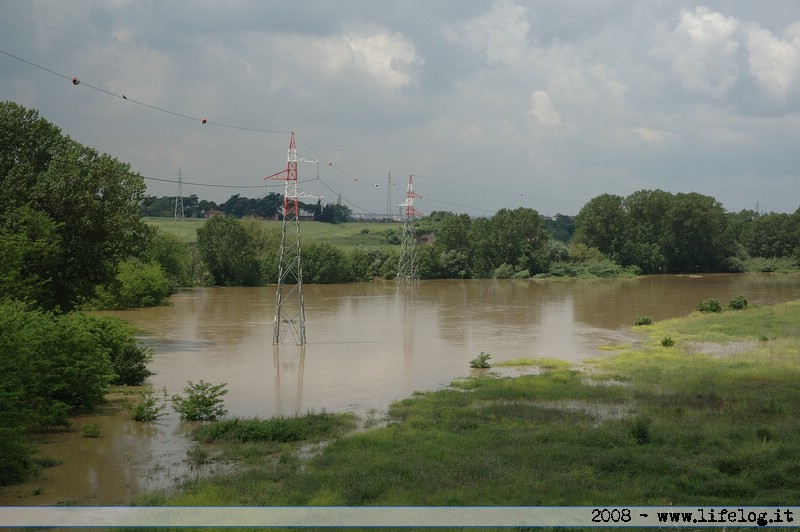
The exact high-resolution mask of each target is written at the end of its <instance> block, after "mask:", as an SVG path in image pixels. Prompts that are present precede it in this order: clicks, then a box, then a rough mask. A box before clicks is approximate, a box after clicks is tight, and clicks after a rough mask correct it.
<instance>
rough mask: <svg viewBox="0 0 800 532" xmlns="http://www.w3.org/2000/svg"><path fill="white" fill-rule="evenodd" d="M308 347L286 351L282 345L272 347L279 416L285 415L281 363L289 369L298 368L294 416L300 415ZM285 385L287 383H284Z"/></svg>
mask: <svg viewBox="0 0 800 532" xmlns="http://www.w3.org/2000/svg"><path fill="white" fill-rule="evenodd" d="M305 360H306V346H305V345H300V346H297V347H295V348H294V349H291V350H290V349H284V348H283V347H281V346H280V345H273V346H272V363H273V365H274V367H275V410H276V412H277V413H278V414H282V413H283V394H282V393H281V391H282V390H281V361H283V364H284V366H285V367H286V368H288V369H294V366H295V365H296V366H297V392H296V393H295V399H294V403H295V404H294V409H293V411H292V413H293V414H294V415H299V414H300V407H301V406H302V404H303V373H304V372H305ZM283 384H284V385H286V384H287V383H286V382H284V383H283Z"/></svg>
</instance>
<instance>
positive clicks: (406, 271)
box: [397, 176, 422, 283]
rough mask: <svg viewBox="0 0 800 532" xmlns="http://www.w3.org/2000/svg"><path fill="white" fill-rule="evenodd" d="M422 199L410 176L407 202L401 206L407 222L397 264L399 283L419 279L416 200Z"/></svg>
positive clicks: (404, 226) (405, 222)
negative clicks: (415, 226)
mask: <svg viewBox="0 0 800 532" xmlns="http://www.w3.org/2000/svg"><path fill="white" fill-rule="evenodd" d="M421 197H422V196H420V195H418V194H417V193H416V192H414V179H413V176H408V186H407V187H406V201H405V202H403V203H401V204H400V207H402V208H403V211H404V213H405V220H404V224H403V241H402V242H401V244H400V262H399V263H398V264H397V282H399V283H414V282H416V281H417V280H418V278H419V264H418V263H417V237H416V234H415V228H414V225H415V219H416V216H417V214H419V211H417V210H416V209H415V208H414V200H415V199H416V198H421Z"/></svg>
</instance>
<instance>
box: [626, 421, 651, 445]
mask: <svg viewBox="0 0 800 532" xmlns="http://www.w3.org/2000/svg"><path fill="white" fill-rule="evenodd" d="M629 433H630V435H631V437H633V440H634V441H635V442H636V443H637V444H638V445H646V444H648V443H650V420H648V419H646V418H642V417H637V418H636V419H634V420H633V421H632V422H631V425H630V429H629Z"/></svg>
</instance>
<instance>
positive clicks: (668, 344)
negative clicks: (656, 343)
mask: <svg viewBox="0 0 800 532" xmlns="http://www.w3.org/2000/svg"><path fill="white" fill-rule="evenodd" d="M661 345H663V346H664V347H672V346H673V345H675V340H673V339H672V338H670V337H669V336H667V337H665V338H662V339H661Z"/></svg>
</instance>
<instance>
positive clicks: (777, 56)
mask: <svg viewBox="0 0 800 532" xmlns="http://www.w3.org/2000/svg"><path fill="white" fill-rule="evenodd" d="M745 42H746V44H747V49H748V51H749V64H750V72H751V73H752V74H753V76H754V77H755V79H756V81H757V82H758V84H759V85H760V86H761V87H762V88H763V89H764V91H765V92H766V93H767V95H768V96H770V97H771V98H773V99H774V100H778V101H784V100H785V99H786V96H787V93H789V92H790V91H791V90H792V89H793V87H794V86H795V84H796V81H797V77H798V71H799V70H800V38H797V37H795V38H794V40H784V39H781V38H780V37H777V36H776V35H774V34H773V33H772V32H771V31H769V30H767V29H764V28H762V27H761V26H759V25H758V24H747V25H745Z"/></svg>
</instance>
